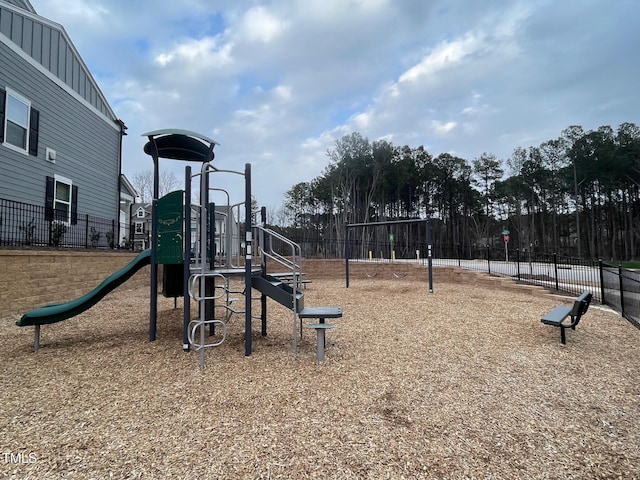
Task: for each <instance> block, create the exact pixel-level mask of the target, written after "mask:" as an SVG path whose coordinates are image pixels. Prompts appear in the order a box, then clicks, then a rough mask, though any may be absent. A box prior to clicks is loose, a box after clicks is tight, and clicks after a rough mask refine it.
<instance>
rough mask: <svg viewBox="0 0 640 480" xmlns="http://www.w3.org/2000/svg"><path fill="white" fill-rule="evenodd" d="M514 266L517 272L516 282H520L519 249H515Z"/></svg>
mask: <svg viewBox="0 0 640 480" xmlns="http://www.w3.org/2000/svg"><path fill="white" fill-rule="evenodd" d="M516 265H517V267H518V268H517V271H518V281H520V249H519V248H516Z"/></svg>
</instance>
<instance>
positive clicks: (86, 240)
mask: <svg viewBox="0 0 640 480" xmlns="http://www.w3.org/2000/svg"><path fill="white" fill-rule="evenodd" d="M84 248H89V214H88V213H87V214H86V215H85V216H84Z"/></svg>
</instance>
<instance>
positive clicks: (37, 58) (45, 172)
mask: <svg viewBox="0 0 640 480" xmlns="http://www.w3.org/2000/svg"><path fill="white" fill-rule="evenodd" d="M125 130H126V127H125V125H124V123H123V122H122V121H121V120H119V119H118V118H117V117H116V115H115V113H114V112H113V110H112V109H111V107H110V106H109V104H108V103H107V100H106V99H105V97H104V95H103V94H102V92H101V91H100V88H99V87H98V85H97V83H96V81H95V79H94V78H93V76H92V75H91V73H90V72H89V70H88V68H87V66H86V65H85V64H84V62H83V60H82V58H81V57H80V55H79V54H78V52H77V50H76V49H75V47H74V45H73V43H72V42H71V39H70V38H69V36H68V35H67V33H66V32H65V30H64V28H63V27H62V26H61V25H58V24H57V23H54V22H52V21H51V20H49V19H46V18H44V17H41V16H39V15H38V14H37V12H36V11H35V10H34V8H33V7H32V6H31V4H30V2H29V1H28V0H9V1H5V0H0V198H2V199H5V200H8V201H17V202H25V203H28V204H35V205H42V206H44V207H45V209H46V210H45V211H46V216H47V219H46V220H47V221H49V222H52V221H57V222H64V223H65V224H67V225H73V224H74V223H76V222H77V217H78V214H79V213H82V214H85V215H92V216H96V217H100V218H103V219H107V220H109V219H113V220H114V221H115V222H116V223H117V224H120V200H121V199H122V198H121V151H122V137H123V135H126V133H125Z"/></svg>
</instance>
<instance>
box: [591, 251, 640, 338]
mask: <svg viewBox="0 0 640 480" xmlns="http://www.w3.org/2000/svg"><path fill="white" fill-rule="evenodd" d="M600 272H601V284H602V303H604V304H606V305H609V306H610V307H611V308H613V309H614V310H617V311H618V312H620V313H621V314H622V316H623V317H624V318H626V319H627V320H629V321H630V322H631V323H633V324H634V325H635V326H636V327H638V328H640V272H638V271H634V270H629V269H627V268H622V267H621V266H614V265H608V264H605V263H602V265H601V270H600Z"/></svg>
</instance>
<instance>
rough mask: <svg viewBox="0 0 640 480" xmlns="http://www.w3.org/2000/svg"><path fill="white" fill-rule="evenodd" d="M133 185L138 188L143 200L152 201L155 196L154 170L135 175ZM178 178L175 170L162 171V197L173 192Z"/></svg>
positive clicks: (160, 181) (160, 188) (160, 182)
mask: <svg viewBox="0 0 640 480" xmlns="http://www.w3.org/2000/svg"><path fill="white" fill-rule="evenodd" d="M132 183H133V186H134V187H135V189H136V190H137V192H138V194H139V195H140V197H141V199H142V201H143V202H150V201H151V199H152V198H153V171H152V170H145V171H144V172H138V173H135V174H134V175H133V179H132ZM178 184H179V182H178V178H177V177H176V175H175V173H173V172H164V173H160V178H159V185H158V189H159V196H160V197H162V196H164V195H166V194H167V193H169V192H172V191H173V190H175V189H176V187H177V186H178Z"/></svg>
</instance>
